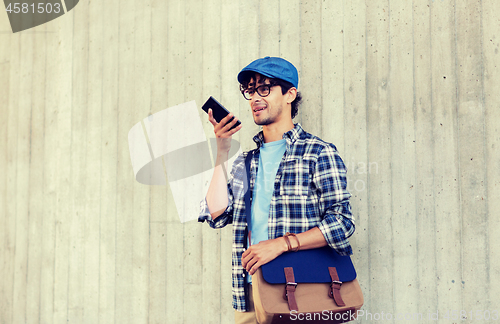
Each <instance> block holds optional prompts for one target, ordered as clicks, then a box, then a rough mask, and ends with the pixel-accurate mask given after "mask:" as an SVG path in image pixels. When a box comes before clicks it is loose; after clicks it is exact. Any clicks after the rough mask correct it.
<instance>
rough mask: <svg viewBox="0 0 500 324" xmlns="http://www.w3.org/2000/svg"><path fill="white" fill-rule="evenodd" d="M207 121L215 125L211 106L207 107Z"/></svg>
mask: <svg viewBox="0 0 500 324" xmlns="http://www.w3.org/2000/svg"><path fill="white" fill-rule="evenodd" d="M208 121H209V122H210V123H212V125H214V126H217V121H216V120H215V118H214V114H213V112H212V108H208Z"/></svg>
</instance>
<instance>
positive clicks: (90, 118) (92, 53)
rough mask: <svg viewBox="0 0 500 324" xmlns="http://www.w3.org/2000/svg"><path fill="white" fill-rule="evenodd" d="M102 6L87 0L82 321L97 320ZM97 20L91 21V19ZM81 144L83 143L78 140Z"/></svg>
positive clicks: (98, 302)
mask: <svg viewBox="0 0 500 324" xmlns="http://www.w3.org/2000/svg"><path fill="white" fill-rule="evenodd" d="M102 9H103V8H102V7H101V6H99V5H97V4H96V3H89V8H88V18H87V24H88V26H89V27H88V28H89V35H88V37H89V40H91V41H89V44H88V61H87V69H88V72H87V76H88V85H87V89H88V106H87V142H86V143H85V144H86V145H85V161H86V162H87V163H85V165H84V166H83V168H84V172H85V178H86V186H85V193H84V199H85V206H84V213H83V214H84V230H83V232H84V234H85V236H84V239H83V249H84V252H83V253H84V269H83V271H84V277H83V307H84V311H83V322H84V323H98V322H99V304H100V300H99V298H98V297H97V298H96V296H99V281H100V276H99V265H100V264H99V262H100V260H99V259H100V258H99V246H100V240H99V234H100V231H99V224H100V222H99V221H100V212H101V210H102V209H101V201H100V197H101V195H102V192H101V179H103V175H102V160H103V157H102V155H101V139H102V124H101V120H102V110H103V109H102V96H103V94H102V91H101V90H102V85H103V82H102V76H103V58H102V46H103V37H102V33H103V26H102V20H103V12H102V11H103V10H102ZM94 21H95V22H99V23H92V22H94ZM82 146H83V143H82Z"/></svg>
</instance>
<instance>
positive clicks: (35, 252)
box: [26, 26, 46, 322]
mask: <svg viewBox="0 0 500 324" xmlns="http://www.w3.org/2000/svg"><path fill="white" fill-rule="evenodd" d="M40 29H41V31H42V32H44V31H45V26H41V28H40ZM45 45H46V42H45V38H42V37H34V39H33V52H32V53H33V67H32V69H33V78H32V81H31V82H32V84H33V85H32V87H33V88H32V99H31V101H32V104H31V122H30V136H29V138H30V162H29V183H30V189H29V191H30V192H29V205H28V208H29V218H28V267H27V293H26V300H27V302H26V305H27V306H26V319H27V321H28V322H37V321H38V320H39V318H40V302H41V301H40V273H41V266H42V258H41V256H42V254H41V245H42V241H43V226H42V225H43V214H44V204H43V179H44V174H43V165H44V163H45V162H44V159H43V155H44V138H43V134H44V113H45V111H44V110H45V100H44V99H45V73H46V72H45V63H46V49H45ZM35 80H36V81H35Z"/></svg>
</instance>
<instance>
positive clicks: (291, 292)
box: [283, 267, 299, 311]
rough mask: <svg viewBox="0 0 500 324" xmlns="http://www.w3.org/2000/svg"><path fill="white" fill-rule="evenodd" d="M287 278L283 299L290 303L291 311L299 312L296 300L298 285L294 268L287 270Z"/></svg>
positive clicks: (287, 268)
mask: <svg viewBox="0 0 500 324" xmlns="http://www.w3.org/2000/svg"><path fill="white" fill-rule="evenodd" d="M285 278H286V285H285V292H284V294H283V298H284V299H285V300H286V301H288V309H290V311H293V310H294V311H298V310H299V308H298V307H297V301H296V300H295V288H296V287H297V283H296V282H295V276H294V275H293V268H292V267H286V268H285Z"/></svg>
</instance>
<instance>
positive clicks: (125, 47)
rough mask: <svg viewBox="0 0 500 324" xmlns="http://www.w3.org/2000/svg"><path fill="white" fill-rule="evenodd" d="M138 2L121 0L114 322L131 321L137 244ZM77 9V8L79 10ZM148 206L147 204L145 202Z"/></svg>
mask: <svg viewBox="0 0 500 324" xmlns="http://www.w3.org/2000/svg"><path fill="white" fill-rule="evenodd" d="M140 5H141V4H140V3H137V2H120V3H119V6H118V8H116V9H117V10H119V34H118V35H117V36H118V37H119V41H118V42H119V43H118V51H119V54H118V119H117V123H118V132H117V137H118V140H117V147H118V154H117V166H116V168H117V188H120V189H119V192H118V196H117V214H116V287H115V289H116V291H115V307H116V314H115V321H116V322H119V323H124V324H125V323H127V324H132V323H133V322H134V317H133V316H134V311H135V307H134V305H133V301H134V295H133V294H134V292H135V289H136V288H137V287H134V286H133V282H134V277H133V268H134V258H133V247H134V214H133V212H132V211H134V202H135V201H134V191H135V188H137V187H138V186H139V185H140V184H139V183H137V182H135V181H134V183H130V180H132V177H131V173H130V162H129V161H130V154H129V153H128V152H127V149H126V148H127V146H128V141H127V135H128V130H129V129H130V128H131V127H132V125H134V124H135V123H137V120H136V116H137V115H136V113H135V112H136V109H140V107H139V108H137V107H136V106H135V102H136V101H135V94H136V92H135V88H136V86H139V84H138V83H136V80H135V64H136V63H135V58H134V53H135V46H136V44H135V41H134V40H135V30H136V26H135V23H136V21H135V15H136V6H140ZM76 9H77V8H75V10H76ZM145 205H146V206H147V204H145Z"/></svg>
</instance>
